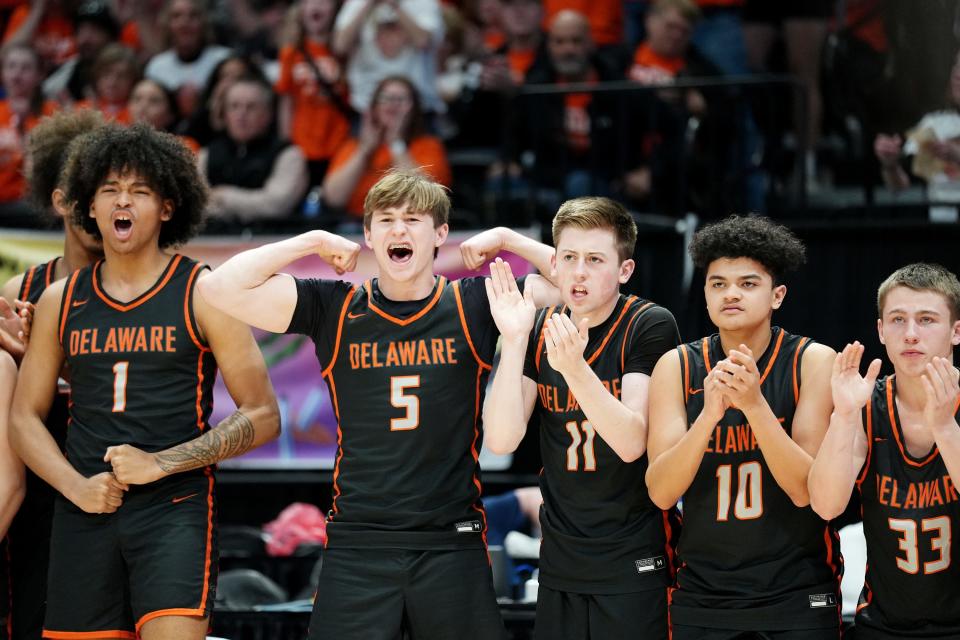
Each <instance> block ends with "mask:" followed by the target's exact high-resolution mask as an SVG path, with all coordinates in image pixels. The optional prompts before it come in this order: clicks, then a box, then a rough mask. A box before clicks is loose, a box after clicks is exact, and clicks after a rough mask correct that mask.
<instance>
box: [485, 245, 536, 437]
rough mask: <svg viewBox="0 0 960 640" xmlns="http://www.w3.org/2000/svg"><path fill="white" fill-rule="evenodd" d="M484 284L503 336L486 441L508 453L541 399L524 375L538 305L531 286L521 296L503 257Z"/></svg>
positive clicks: (488, 406) (487, 413)
mask: <svg viewBox="0 0 960 640" xmlns="http://www.w3.org/2000/svg"><path fill="white" fill-rule="evenodd" d="M484 284H485V285H486V287H487V299H488V300H489V301H490V313H491V315H493V320H494V322H496V324H497V329H499V331H500V335H501V337H502V342H501V347H500V364H499V365H497V372H496V374H495V375H494V376H493V383H492V384H491V387H490V392H489V393H488V394H487V399H486V400H485V401H484V404H483V428H484V444H485V445H486V447H487V448H488V449H489V450H490V451H492V452H493V453H497V454H504V453H510V452H512V451H514V450H516V448H517V446H519V445H520V441H521V440H523V436H524V434H525V433H526V432H527V422H528V421H529V420H530V416H531V415H532V414H533V407H534V403H535V402H536V399H537V384H536V382H534V381H533V380H531V379H530V378H527V377H526V376H524V375H523V361H524V356H525V355H526V352H527V342H528V340H529V335H530V330H531V329H532V328H533V322H534V317H535V314H536V307H534V305H533V300H532V294H531V292H530V290H529V289H527V290H526V291H525V292H524V294H523V295H520V290H519V289H518V287H517V282H516V280H515V279H514V278H513V273H512V272H511V270H510V265H509V264H508V263H506V262H503V261H502V260H500V259H499V258H498V259H497V261H496V262H495V263H494V264H492V265H490V277H489V278H487V279H486V280H485V282H484Z"/></svg>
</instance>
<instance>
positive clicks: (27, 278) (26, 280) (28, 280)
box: [20, 265, 37, 302]
mask: <svg viewBox="0 0 960 640" xmlns="http://www.w3.org/2000/svg"><path fill="white" fill-rule="evenodd" d="M36 272H37V267H36V265H34V266H32V267H30V268H29V269H27V272H26V273H25V274H23V286H22V287H21V288H22V289H23V293H21V294H20V300H21V301H22V302H26V301H27V298H29V297H30V287H31V285H32V284H33V274H35V273H36Z"/></svg>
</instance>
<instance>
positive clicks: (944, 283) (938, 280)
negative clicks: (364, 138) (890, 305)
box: [877, 262, 960, 322]
mask: <svg viewBox="0 0 960 640" xmlns="http://www.w3.org/2000/svg"><path fill="white" fill-rule="evenodd" d="M896 287H907V288H908V289H913V290H914V291H932V292H934V293H939V294H940V295H942V296H943V297H944V298H945V299H946V301H947V307H948V308H949V309H950V322H954V321H955V320H957V319H960V281H958V280H957V276H955V275H954V274H953V273H951V272H950V271H948V270H947V269H946V268H944V267H942V266H940V265H939V264H930V263H926V262H914V263H913V264H908V265H907V266H905V267H900V268H899V269H897V270H896V271H894V272H893V273H891V274H890V276H889V277H888V278H887V279H886V280H884V281H883V283H882V284H881V285H880V288H879V289H877V315H878V316H879V317H881V318H882V317H883V305H884V303H885V302H886V301H887V294H889V293H890V292H891V291H893V289H894V288H896Z"/></svg>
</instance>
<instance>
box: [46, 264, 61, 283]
mask: <svg viewBox="0 0 960 640" xmlns="http://www.w3.org/2000/svg"><path fill="white" fill-rule="evenodd" d="M59 260H60V258H54V259H53V260H51V261H50V262H48V263H47V272H46V273H45V274H44V277H43V283H44V285H45V286H48V287H49V286H50V285H51V284H53V282H54V279H53V274H54V273H56V271H57V262H58V261H59Z"/></svg>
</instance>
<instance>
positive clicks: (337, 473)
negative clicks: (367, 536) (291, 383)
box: [324, 371, 343, 546]
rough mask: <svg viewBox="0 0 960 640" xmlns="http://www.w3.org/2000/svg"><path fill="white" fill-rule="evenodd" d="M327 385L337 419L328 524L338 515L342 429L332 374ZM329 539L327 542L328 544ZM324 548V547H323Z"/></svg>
mask: <svg viewBox="0 0 960 640" xmlns="http://www.w3.org/2000/svg"><path fill="white" fill-rule="evenodd" d="M326 378H327V384H328V385H329V386H330V397H331V398H332V399H333V414H334V416H336V418H337V460H336V462H334V464H333V497H332V498H331V503H330V510H331V511H332V512H333V513H332V514H331V515H330V517H329V518H327V520H328V522H329V521H332V520H333V516H335V515H336V514H338V513H340V509H339V508H338V507H337V498H339V497H340V483H339V480H340V461H341V460H342V459H343V429H342V428H341V425H340V403H339V402H337V385H336V383H334V381H333V372H332V371H331V372H330V373H328V374H327V376H326ZM329 540H330V539H329V538H327V541H328V542H329ZM324 546H326V545H324Z"/></svg>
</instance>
